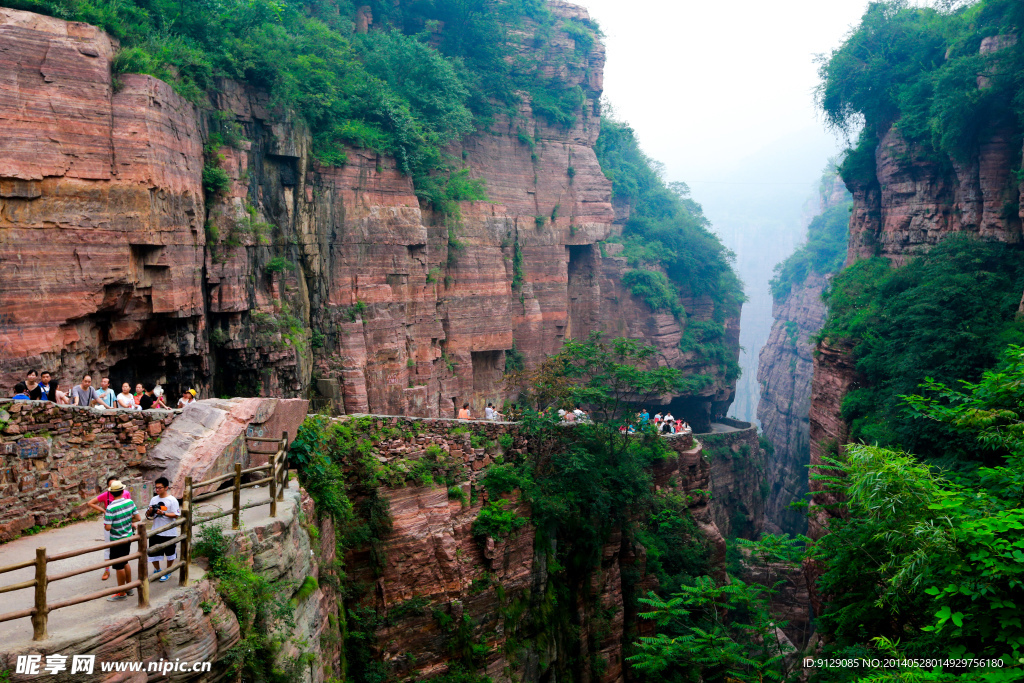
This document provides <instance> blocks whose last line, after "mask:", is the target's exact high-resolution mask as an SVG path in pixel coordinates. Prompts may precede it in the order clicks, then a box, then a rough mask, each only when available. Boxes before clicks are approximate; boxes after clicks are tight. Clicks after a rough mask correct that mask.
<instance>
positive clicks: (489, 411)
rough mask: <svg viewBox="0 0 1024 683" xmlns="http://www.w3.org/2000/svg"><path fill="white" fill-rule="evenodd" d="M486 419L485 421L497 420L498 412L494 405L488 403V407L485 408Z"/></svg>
mask: <svg viewBox="0 0 1024 683" xmlns="http://www.w3.org/2000/svg"><path fill="white" fill-rule="evenodd" d="M484 419H485V420H497V419H498V411H497V410H495V409H494V404H493V403H488V404H487V407H486V408H484Z"/></svg>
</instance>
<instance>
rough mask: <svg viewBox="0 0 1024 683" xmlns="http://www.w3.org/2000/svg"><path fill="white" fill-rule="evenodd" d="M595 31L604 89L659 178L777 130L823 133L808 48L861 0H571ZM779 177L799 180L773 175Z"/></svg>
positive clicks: (734, 154) (855, 17)
mask: <svg viewBox="0 0 1024 683" xmlns="http://www.w3.org/2000/svg"><path fill="white" fill-rule="evenodd" d="M574 2H576V3H578V4H581V5H583V6H585V7H587V9H589V10H590V14H591V16H592V17H593V18H594V19H596V20H597V21H598V22H599V23H600V25H601V29H602V31H603V32H604V34H605V39H604V40H605V45H606V47H607V54H608V63H607V65H606V67H605V96H606V97H607V98H608V99H610V100H611V102H612V104H613V106H614V107H615V112H616V115H617V117H618V118H620V119H624V120H626V121H628V122H629V123H630V124H631V125H632V126H633V128H634V129H635V130H636V131H637V134H638V135H639V137H640V142H641V144H642V145H643V148H644V150H645V151H646V152H647V153H648V154H649V155H650V156H652V157H653V158H655V159H658V160H660V161H662V162H664V163H665V166H666V175H667V178H668V179H669V180H683V181H686V182H689V183H691V184H692V186H693V188H694V191H695V193H697V190H698V187H699V184H700V183H699V181H702V180H703V181H714V180H716V179H719V178H723V177H726V176H732V173H733V172H734V171H735V170H736V169H737V167H738V166H740V164H741V161H742V160H743V159H744V157H747V156H748V155H750V154H752V153H754V152H756V151H757V150H758V149H759V148H761V147H764V146H766V145H768V144H770V143H772V142H773V141H776V140H778V139H779V138H783V137H789V138H792V137H793V136H794V135H798V136H810V137H823V136H824V135H825V133H824V126H823V125H822V123H821V119H820V116H818V115H817V113H816V111H815V108H814V97H813V90H814V87H815V86H816V85H817V82H818V78H817V66H816V64H815V62H814V55H815V54H818V53H827V52H829V51H830V50H832V49H833V48H834V47H837V46H838V45H839V44H840V43H841V41H842V39H843V37H844V36H845V35H846V33H847V32H848V30H849V29H850V27H851V26H853V25H855V24H857V23H858V22H859V20H860V17H861V15H862V14H863V12H864V9H865V7H866V6H867V0H776V1H775V2H765V1H764V0H732V1H731V2H717V1H716V0H701V1H699V2H698V1H695V0H678V1H673V0H629V1H624V0H574ZM766 180H771V181H774V182H787V181H790V180H793V181H796V180H799V181H802V180H804V179H803V178H799V179H797V178H793V179H790V178H786V177H775V178H770V179H766Z"/></svg>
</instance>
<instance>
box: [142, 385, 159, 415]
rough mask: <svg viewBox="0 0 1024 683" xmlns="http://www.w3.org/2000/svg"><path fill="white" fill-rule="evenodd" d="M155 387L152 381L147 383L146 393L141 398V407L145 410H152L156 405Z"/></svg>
mask: <svg viewBox="0 0 1024 683" xmlns="http://www.w3.org/2000/svg"><path fill="white" fill-rule="evenodd" d="M155 389H156V385H155V384H153V383H152V382H149V383H148V384H146V393H144V394H143V395H142V398H140V399H139V407H141V408H142V409H143V410H150V409H151V408H154V407H155V406H154V404H155V403H156V396H154V395H153V391H154V390H155Z"/></svg>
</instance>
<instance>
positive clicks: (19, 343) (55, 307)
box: [0, 8, 209, 390]
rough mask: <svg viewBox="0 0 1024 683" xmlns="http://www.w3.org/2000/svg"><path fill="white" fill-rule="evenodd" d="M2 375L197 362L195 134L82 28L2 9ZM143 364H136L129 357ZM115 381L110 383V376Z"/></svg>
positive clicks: (162, 94)
mask: <svg viewBox="0 0 1024 683" xmlns="http://www.w3.org/2000/svg"><path fill="white" fill-rule="evenodd" d="M0 44H2V45H3V46H4V49H3V50H2V52H0V74H3V76H2V77H0V127H2V128H3V130H4V132H5V133H4V135H3V136H2V138H0V282H2V283H3V284H2V285H0V288H2V290H0V291H2V295H0V376H2V378H3V384H4V388H5V390H6V389H7V388H8V385H10V384H13V382H14V381H16V380H17V379H21V376H22V375H23V374H24V370H26V369H28V368H30V367H40V366H41V367H43V368H44V369H53V370H54V372H55V374H56V375H57V378H59V380H60V382H61V384H62V385H63V386H64V387H65V388H66V387H68V386H70V385H71V384H72V383H74V382H75V381H77V380H78V379H80V375H81V374H82V373H84V372H85V371H87V370H93V371H98V372H104V373H110V374H112V375H116V376H117V378H118V381H120V380H121V379H122V378H123V379H125V380H127V381H132V382H134V381H135V380H136V379H141V378H142V375H143V374H149V375H150V376H153V372H157V373H160V372H162V373H165V374H171V373H173V374H174V375H175V376H176V377H179V378H180V382H182V383H184V384H189V383H191V382H193V381H195V380H196V379H198V378H201V377H204V376H205V375H207V374H208V373H209V366H208V364H207V360H206V336H205V333H204V319H203V310H204V305H203V292H202V288H203V281H202V248H203V242H204V235H203V217H204V203H203V192H202V187H201V184H200V175H201V170H202V166H203V160H202V139H201V135H200V130H199V126H198V123H197V112H196V110H195V108H194V107H193V106H192V105H191V104H189V103H187V102H185V101H184V100H183V99H181V98H180V97H178V96H177V95H176V94H175V93H174V92H173V90H172V89H171V87H170V86H169V85H167V84H166V83H163V82H161V81H157V80H155V79H153V78H150V77H148V76H123V77H121V81H120V84H119V85H120V87H119V89H117V91H116V92H115V91H114V88H113V87H112V79H111V75H110V60H111V58H112V56H113V53H114V50H115V49H116V46H115V45H114V44H112V42H111V39H110V38H109V37H108V36H107V35H106V34H104V33H103V32H101V31H99V30H98V29H96V28H95V27H92V26H88V25H86V24H76V23H68V22H64V21H60V20H58V19H52V18H49V17H42V16H39V15H36V14H31V13H28V12H18V11H15V10H10V9H4V8H0ZM143 366H146V367H147V371H146V373H142V372H140V370H141V368H142V367H143ZM118 386H119V385H118Z"/></svg>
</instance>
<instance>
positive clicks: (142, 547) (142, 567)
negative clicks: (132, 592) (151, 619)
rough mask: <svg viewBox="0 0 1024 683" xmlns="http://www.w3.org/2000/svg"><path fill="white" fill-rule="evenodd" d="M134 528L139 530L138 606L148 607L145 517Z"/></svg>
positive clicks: (147, 550) (147, 551) (147, 544)
mask: <svg viewBox="0 0 1024 683" xmlns="http://www.w3.org/2000/svg"><path fill="white" fill-rule="evenodd" d="M136 528H137V529H138V530H139V607H149V538H148V537H147V536H146V519H145V517H143V519H142V521H141V522H139V525H138V526H137V527H136Z"/></svg>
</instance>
